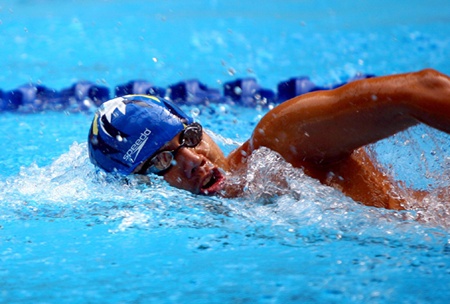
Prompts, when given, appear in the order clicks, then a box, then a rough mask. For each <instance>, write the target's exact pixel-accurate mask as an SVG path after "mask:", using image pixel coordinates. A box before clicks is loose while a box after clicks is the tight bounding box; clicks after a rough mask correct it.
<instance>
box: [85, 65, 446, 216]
mask: <svg viewBox="0 0 450 304" xmlns="http://www.w3.org/2000/svg"><path fill="white" fill-rule="evenodd" d="M418 123H425V124H427V125H429V126H431V127H433V128H436V129H439V130H441V131H444V132H446V133H450V78H449V77H448V76H446V75H444V74H441V73H439V72H437V71H434V70H431V69H428V70H423V71H420V72H415V73H406V74H399V75H391V76H384V77H376V78H369V79H364V80H358V81H354V82H351V83H348V84H346V85H345V86H342V87H340V88H337V89H334V90H329V91H316V92H312V93H308V94H304V95H301V96H298V97H295V98H292V99H291V100H288V101H286V102H284V103H282V104H280V105H279V106H277V107H275V108H274V109H272V110H271V111H269V112H268V113H267V114H266V115H265V116H264V117H263V118H262V119H261V121H260V122H259V123H258V124H257V126H256V128H255V129H254V131H253V134H252V136H251V138H250V139H249V140H247V141H246V142H245V143H244V144H243V145H241V146H240V147H238V148H237V149H236V150H234V151H233V152H231V153H230V155H228V157H225V156H224V154H223V152H222V151H221V150H220V148H219V147H218V146H217V144H216V143H215V142H214V141H213V140H212V139H211V137H210V136H208V134H206V133H205V132H203V130H202V127H201V125H200V124H198V123H195V122H194V121H193V120H192V118H190V117H189V116H187V115H186V114H185V113H184V112H182V111H181V110H180V109H179V108H178V107H177V106H176V105H174V104H173V103H171V102H170V101H167V100H163V99H160V98H157V97H153V96H141V95H129V96H124V97H118V98H115V99H112V100H110V101H108V102H106V103H104V104H103V105H102V106H101V107H100V108H99V110H98V111H97V113H96V114H95V116H94V120H93V123H92V126H91V129H90V132H89V140H88V146H89V155H90V159H91V161H92V162H93V163H94V164H95V165H97V166H98V167H100V168H102V169H104V170H105V171H107V172H117V173H120V174H125V175H127V174H132V173H136V174H150V173H153V174H158V175H162V176H163V177H164V179H165V180H166V181H167V182H168V183H169V184H170V185H172V186H174V187H177V188H180V189H185V190H188V191H191V192H192V193H195V194H205V195H215V194H217V195H222V196H226V197H233V196H239V195H241V194H242V191H243V190H242V189H239V188H237V187H236V186H235V185H234V186H230V184H229V183H227V182H226V174H225V172H228V173H230V174H233V173H234V174H241V173H242V172H243V171H245V170H246V168H247V165H248V158H249V156H250V155H251V154H252V153H253V152H254V151H255V150H257V149H258V148H260V147H267V148H269V149H271V150H273V151H275V152H277V153H279V154H280V155H281V156H282V157H283V158H284V159H285V160H286V161H287V162H289V163H291V164H292V165H293V166H295V167H298V168H302V169H303V171H304V172H305V173H306V174H307V175H309V176H311V177H313V178H316V179H318V180H319V181H320V182H321V183H323V184H325V185H328V186H332V187H334V188H337V189H339V190H340V191H342V192H343V193H344V194H346V195H347V196H349V197H351V198H352V199H354V200H355V201H358V202H361V203H363V204H365V205H368V206H376V207H385V208H390V209H403V208H404V203H405V199H404V198H403V197H402V195H401V193H404V192H405V191H408V192H409V194H410V195H411V196H412V197H415V198H417V199H421V198H423V197H424V195H425V192H423V191H415V190H412V189H400V186H399V185H398V184H397V183H394V181H393V180H391V178H390V177H388V176H386V175H385V174H384V173H383V172H382V171H380V170H379V169H378V168H377V164H376V162H375V161H374V160H373V159H371V158H370V157H369V155H368V154H367V152H366V150H365V149H364V146H366V145H368V144H371V143H374V142H376V141H378V140H381V139H383V138H386V137H389V136H391V135H394V134H395V133H398V132H400V131H403V130H405V129H407V128H409V127H411V126H414V125H416V124H418Z"/></svg>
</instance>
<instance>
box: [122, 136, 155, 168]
mask: <svg viewBox="0 0 450 304" xmlns="http://www.w3.org/2000/svg"><path fill="white" fill-rule="evenodd" d="M151 133H152V131H150V130H149V129H147V128H145V131H144V132H142V133H141V136H139V138H138V139H137V140H136V141H135V142H134V144H133V145H132V146H131V148H130V149H128V151H127V153H125V155H124V156H123V159H124V160H126V161H128V162H131V163H134V162H135V161H136V159H137V157H138V156H139V153H141V150H142V148H144V146H145V144H146V143H147V140H148V137H149V135H150V134H151Z"/></svg>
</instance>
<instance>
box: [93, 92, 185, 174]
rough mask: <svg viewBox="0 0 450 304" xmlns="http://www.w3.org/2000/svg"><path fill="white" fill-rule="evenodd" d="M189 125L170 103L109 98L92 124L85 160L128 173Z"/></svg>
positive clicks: (129, 97) (149, 98) (140, 97)
mask: <svg viewBox="0 0 450 304" xmlns="http://www.w3.org/2000/svg"><path fill="white" fill-rule="evenodd" d="M192 122H193V119H192V118H191V117H189V116H187V115H186V114H185V113H184V112H183V111H182V110H181V109H180V108H178V107H177V106H176V105H175V104H174V103H172V102H170V101H168V100H165V99H161V98H158V97H155V96H146V95H126V96H123V97H117V98H114V99H111V100H109V101H107V102H105V103H104V104H102V105H101V106H100V107H99V108H98V110H97V112H96V113H95V116H94V120H93V121H92V125H91V129H90V131H89V139H88V147H89V158H90V160H91V162H92V163H93V164H94V165H96V166H98V167H100V168H102V169H103V170H105V171H107V172H118V173H121V174H130V173H132V172H133V171H134V170H135V169H136V167H137V166H138V165H139V164H140V163H141V162H143V161H145V160H147V159H148V158H149V157H150V156H152V155H153V154H155V152H156V151H158V150H159V149H160V148H161V147H162V146H163V145H164V144H166V143H167V142H168V141H170V140H172V139H173V138H174V137H175V136H176V135H177V134H178V133H179V132H181V131H182V130H183V129H184V128H185V127H186V125H188V124H191V123H192Z"/></svg>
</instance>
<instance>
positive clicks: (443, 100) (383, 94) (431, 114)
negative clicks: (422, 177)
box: [230, 70, 450, 167]
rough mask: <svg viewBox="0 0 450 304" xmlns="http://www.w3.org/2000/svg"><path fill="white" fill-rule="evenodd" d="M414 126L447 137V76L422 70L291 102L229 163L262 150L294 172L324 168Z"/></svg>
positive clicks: (449, 129)
mask: <svg viewBox="0 0 450 304" xmlns="http://www.w3.org/2000/svg"><path fill="white" fill-rule="evenodd" d="M418 122H423V123H426V124H428V125H429V126H431V127H434V128H437V129H440V130H442V131H445V132H448V133H450V78H449V77H448V76H446V75H444V74H441V73H439V72H437V71H434V70H424V71H420V72H416V73H407V74H399V75H392V76H385V77H376V78H370V79H365V80H359V81H355V82H352V83H349V84H347V85H345V86H342V87H340V88H338V89H335V90H330V91H317V92H312V93H309V94H305V95H301V96H298V97H295V98H293V99H291V100H289V101H286V102H284V103H283V104H281V105H279V106H278V107H276V108H274V109H273V110H271V111H270V112H268V113H267V114H266V115H265V116H264V117H263V118H262V120H261V121H260V122H259V124H258V125H257V126H256V128H255V130H254V132H253V135H252V137H251V138H250V140H249V141H247V142H246V143H245V144H244V145H243V146H242V147H241V148H240V149H238V150H237V151H235V152H234V153H232V154H231V155H230V163H231V165H233V163H234V164H237V163H238V162H242V160H243V159H242V155H244V158H245V155H248V154H250V153H251V152H252V151H253V150H255V149H257V148H259V147H261V146H265V147H268V148H270V149H272V150H274V151H277V152H278V153H280V154H281V155H282V156H283V157H284V158H285V159H286V160H287V161H288V162H290V163H292V164H293V165H294V166H302V165H304V164H314V165H317V166H322V165H328V164H331V163H335V162H338V161H340V160H342V159H345V158H346V157H347V156H349V155H350V154H351V153H352V152H353V151H354V150H355V149H357V148H359V147H362V146H364V145H367V144H370V143H373V142H375V141H378V140H380V139H383V138H386V137H388V136H391V135H393V134H395V133H397V132H400V131H402V130H404V129H406V128H408V127H410V126H413V125H415V124H417V123H418ZM232 167H233V166H232Z"/></svg>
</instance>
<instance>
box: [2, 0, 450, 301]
mask: <svg viewBox="0 0 450 304" xmlns="http://www.w3.org/2000/svg"><path fill="white" fill-rule="evenodd" d="M449 16H450V4H449V3H448V1H443V0H442V1H437V0H436V1H427V2H426V3H425V4H424V3H423V2H422V1H396V2H393V1H375V0H374V1H358V2H354V1H267V0H265V1H259V2H255V1H227V2H222V1H89V0H85V1H74V0H72V1H50V0H28V1H27V0H21V1H19V0H17V1H9V2H8V3H7V4H1V5H0V42H1V45H2V48H1V49H0V54H1V56H0V68H1V69H0V70H1V71H2V72H1V73H0V88H2V89H3V90H11V89H14V88H16V87H18V86H19V85H22V84H24V83H29V82H33V83H42V84H44V85H46V86H49V87H51V88H55V89H62V88H65V87H68V86H70V85H71V84H72V83H73V82H75V81H78V80H82V79H86V80H90V81H94V82H96V83H98V84H102V85H106V86H108V87H110V88H111V89H113V88H114V86H115V85H118V84H121V83H124V82H126V81H128V80H131V79H147V80H150V81H152V82H154V83H155V84H157V85H161V86H168V85H170V84H173V83H176V82H178V81H179V80H182V79H191V78H198V79H200V80H201V81H202V82H204V83H206V84H207V85H208V86H210V87H217V88H221V84H222V83H224V82H225V81H228V80H234V79H236V78H238V77H247V76H252V77H256V78H257V79H258V81H259V83H260V84H261V85H263V86H264V87H268V88H271V89H276V85H277V83H278V82H279V81H281V80H284V79H287V78H289V77H291V76H298V75H308V76H310V77H311V79H312V80H313V81H315V82H316V83H318V84H332V83H338V82H340V81H343V80H345V79H347V78H348V77H351V76H353V75H354V74H355V73H356V72H364V73H371V74H376V75H385V74H391V73H397V72H405V71H410V70H418V69H421V68H425V67H433V68H436V69H438V70H440V71H442V72H444V73H446V74H450V61H449V59H448V58H450V46H449V44H450V38H449V37H450V17H449ZM185 110H186V111H188V112H190V113H191V114H193V115H194V116H195V117H196V119H197V120H198V121H200V122H201V123H202V124H203V125H205V127H206V128H207V129H208V130H209V132H211V133H212V134H213V136H214V138H215V139H216V140H217V141H218V142H219V143H220V145H221V146H222V147H223V148H224V150H225V151H230V150H232V149H233V148H234V147H236V145H237V144H238V143H240V142H243V141H244V140H245V139H246V138H248V136H249V135H250V133H251V130H252V129H253V127H254V125H255V123H256V122H257V121H258V119H259V118H260V117H261V115H263V114H264V112H265V110H261V109H247V108H241V107H232V106H229V105H211V106H208V107H206V106H198V107H185ZM91 118H92V115H91V113H83V114H82V113H78V114H76V113H66V112H42V113H35V114H20V113H0V126H1V127H2V132H0V143H1V151H2V153H0V302H2V303H60V302H68V303H447V302H448V299H449V298H450V270H449V269H450V233H449V232H450V231H449V227H450V219H449V213H450V207H449V206H448V203H447V202H442V201H439V200H436V199H433V198H431V199H430V202H429V206H430V207H428V208H425V209H418V208H416V209H415V210H412V211H407V212H396V211H389V210H382V209H375V208H368V207H365V206H361V205H359V204H357V203H355V202H353V201H352V200H350V199H348V198H346V197H344V196H343V195H341V194H340V193H339V192H338V191H336V190H333V189H330V188H327V187H324V186H321V185H319V184H318V183H317V182H315V181H314V180H311V179H309V178H307V177H305V176H304V175H303V174H302V172H301V171H299V170H295V169H293V168H291V167H290V166H289V165H288V164H286V163H283V162H282V161H274V159H276V158H277V156H276V155H274V154H273V153H270V152H269V151H259V152H258V153H259V156H260V158H261V160H262V161H259V162H258V160H255V161H254V163H253V164H254V166H255V168H256V169H255V171H254V172H251V173H254V174H276V173H279V174H283V175H284V176H285V177H286V178H287V180H288V181H289V186H290V189H291V192H290V193H288V194H286V195H282V196H280V197H273V198H272V199H271V204H264V203H265V202H267V201H264V200H263V199H262V198H261V195H260V193H259V192H258V189H251V190H252V191H251V192H252V193H251V195H248V196H247V197H245V198H241V199H218V198H205V197H198V196H195V195H191V194H189V193H186V192H184V191H181V190H177V189H173V188H171V187H169V186H168V185H166V184H165V183H164V182H163V181H161V180H159V179H158V178H153V180H152V185H151V186H143V185H142V184H139V183H138V182H137V181H135V180H133V179H131V180H130V181H129V182H128V183H127V184H125V183H123V182H122V181H118V180H111V178H109V177H107V176H105V175H104V174H99V173H96V171H95V170H94V168H93V166H92V165H91V164H90V163H89V160H88V158H87V155H86V136H87V131H88V128H89V124H90V121H91ZM214 134H216V135H214ZM217 134H221V135H222V136H218V135H217ZM449 143H450V140H449V138H448V136H445V135H444V134H441V133H439V132H436V131H433V130H430V129H429V128H426V127H423V126H420V127H417V128H414V129H412V130H410V131H407V132H405V133H402V134H399V135H398V136H396V137H395V138H392V139H390V140H386V141H383V142H382V143H380V144H378V145H376V146H374V147H372V149H373V150H374V151H376V152H377V154H378V156H379V158H380V159H381V161H382V162H383V163H384V164H385V165H386V170H388V171H391V172H392V174H394V175H395V176H396V177H397V178H398V179H400V180H404V181H405V182H406V183H407V184H409V185H412V186H414V187H417V188H427V189H428V188H429V189H432V186H430V184H431V185H436V184H437V185H441V186H448V184H449V181H448V178H447V176H448V172H449V165H448V160H449V155H450V153H449V151H448V148H447V147H448V146H449ZM388 164H394V166H392V167H390V166H388ZM258 186H259V187H262V188H265V187H270V186H273V185H270V184H267V183H265V182H264V181H261V183H260V184H258ZM417 218H420V220H417Z"/></svg>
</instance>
